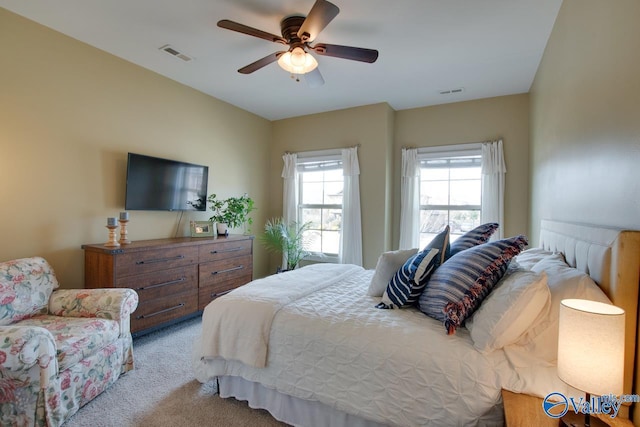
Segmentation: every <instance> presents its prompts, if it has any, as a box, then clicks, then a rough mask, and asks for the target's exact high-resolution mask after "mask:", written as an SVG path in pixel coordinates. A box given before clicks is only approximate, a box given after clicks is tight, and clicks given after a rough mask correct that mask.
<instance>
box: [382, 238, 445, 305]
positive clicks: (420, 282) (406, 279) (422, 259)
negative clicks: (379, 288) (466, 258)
mask: <svg viewBox="0 0 640 427" xmlns="http://www.w3.org/2000/svg"><path fill="white" fill-rule="evenodd" d="M439 252H440V251H439V250H438V249H428V250H424V251H421V252H418V253H417V254H415V255H413V256H412V257H411V258H409V259H408V260H407V262H405V263H404V265H403V266H402V267H400V269H399V270H398V271H396V274H394V275H393V277H392V278H391V280H389V284H388V285H387V290H386V291H385V292H384V295H382V302H381V303H380V304H378V305H376V308H400V307H403V306H405V305H410V304H415V303H416V302H417V301H418V297H420V294H421V293H422V291H423V290H424V287H425V285H426V284H427V281H428V280H429V276H431V273H433V271H434V270H435V269H436V267H437V266H438V265H439V264H440V257H439V256H438V253H439Z"/></svg>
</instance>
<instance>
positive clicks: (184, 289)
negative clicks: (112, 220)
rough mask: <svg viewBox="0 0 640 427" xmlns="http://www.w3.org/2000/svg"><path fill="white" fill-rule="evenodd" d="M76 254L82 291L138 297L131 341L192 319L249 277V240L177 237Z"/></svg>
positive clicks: (90, 248)
mask: <svg viewBox="0 0 640 427" xmlns="http://www.w3.org/2000/svg"><path fill="white" fill-rule="evenodd" d="M82 249H84V275H85V287H87V288H114V287H115V288H131V289H134V290H135V291H136V292H137V293H138V297H139V299H140V302H139V304H138V308H137V310H136V311H135V312H134V313H133V314H132V315H131V332H132V333H133V335H134V336H138V335H142V334H144V333H147V332H151V331H153V330H155V329H157V328H158V327H161V326H165V325H168V324H171V323H174V322H176V321H179V320H184V319H186V318H189V317H193V316H196V315H198V314H200V313H201V312H202V310H204V308H205V306H206V305H207V304H208V303H209V302H211V301H212V300H214V299H216V298H217V297H219V296H221V295H224V294H226V293H227V292H229V291H231V290H233V289H235V288H237V287H238V286H242V285H244V284H245V283H248V282H250V281H251V280H252V278H253V236H245V235H229V236H227V237H225V236H219V237H198V238H192V237H178V238H170V239H156V240H141V241H135V242H133V243H131V244H129V245H122V246H120V247H115V248H113V247H106V246H104V245H102V244H92V245H82Z"/></svg>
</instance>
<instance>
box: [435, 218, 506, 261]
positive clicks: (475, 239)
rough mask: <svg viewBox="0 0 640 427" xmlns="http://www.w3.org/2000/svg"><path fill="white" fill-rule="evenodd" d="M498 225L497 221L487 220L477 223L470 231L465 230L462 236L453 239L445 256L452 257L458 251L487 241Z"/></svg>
mask: <svg viewBox="0 0 640 427" xmlns="http://www.w3.org/2000/svg"><path fill="white" fill-rule="evenodd" d="M498 227H499V225H498V223H495V222H488V223H486V224H482V225H479V226H478V227H476V228H474V229H473V230H471V231H468V232H466V233H465V234H463V235H462V236H460V237H458V238H457V239H456V240H455V241H453V242H451V246H450V249H449V255H448V257H447V258H449V257H452V256H454V255H455V254H457V253H458V252H462V251H464V250H465V249H469V248H472V247H474V246H478V245H481V244H483V243H487V242H488V241H489V239H490V238H491V236H492V235H493V233H495V231H496V230H497V229H498Z"/></svg>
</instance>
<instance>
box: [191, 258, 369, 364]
mask: <svg viewBox="0 0 640 427" xmlns="http://www.w3.org/2000/svg"><path fill="white" fill-rule="evenodd" d="M317 270H321V275H320V276H319V275H318V274H317V273H316V271H317ZM359 271H362V267H358V266H355V265H349V264H325V265H323V266H321V267H317V266H309V267H307V268H306V269H298V270H293V271H289V272H287V273H283V274H280V275H274V276H269V277H265V278H264V279H259V280H255V281H253V282H251V283H249V284H247V285H246V286H243V287H241V288H238V289H235V290H234V291H232V292H230V293H229V294H227V295H225V296H224V297H222V298H218V299H215V300H214V301H212V302H211V303H210V304H209V305H207V307H205V309H204V313H203V314H202V323H203V325H205V329H204V330H205V331H207V333H206V334H203V336H202V347H201V354H200V356H201V357H204V358H215V357H224V358H225V359H232V360H239V361H240V362H242V363H245V364H247V365H250V366H254V367H256V368H262V367H264V366H265V365H266V362H267V351H268V345H269V334H270V332H271V323H272V321H273V317H274V316H275V315H276V313H277V312H278V310H280V309H281V308H282V307H283V306H285V305H286V304H289V303H291V302H292V301H296V300H297V299H300V298H302V297H304V296H306V295H308V294H310V293H312V292H314V291H316V290H318V289H322V288H325V287H327V286H329V285H333V284H335V283H337V282H339V281H340V280H342V279H343V278H344V277H345V276H348V275H350V274H353V273H354V272H359Z"/></svg>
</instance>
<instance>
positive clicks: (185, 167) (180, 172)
mask: <svg viewBox="0 0 640 427" xmlns="http://www.w3.org/2000/svg"><path fill="white" fill-rule="evenodd" d="M208 182H209V167H208V166H202V165H195V164H191V163H185V162H179V161H176V160H169V159H161V158H158V157H151V156H145V155H142V154H135V153H129V156H128V160H127V187H126V196H125V202H124V207H125V209H126V210H143V211H204V210H206V208H207V204H206V199H207V184H208Z"/></svg>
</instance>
